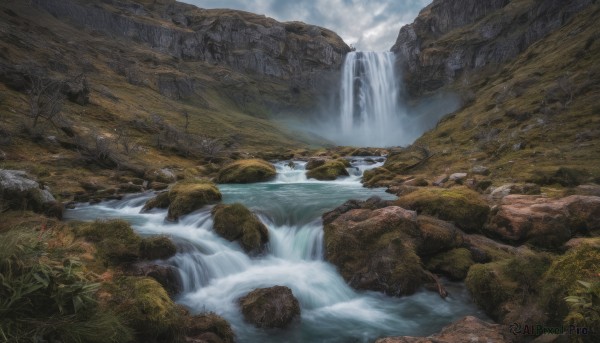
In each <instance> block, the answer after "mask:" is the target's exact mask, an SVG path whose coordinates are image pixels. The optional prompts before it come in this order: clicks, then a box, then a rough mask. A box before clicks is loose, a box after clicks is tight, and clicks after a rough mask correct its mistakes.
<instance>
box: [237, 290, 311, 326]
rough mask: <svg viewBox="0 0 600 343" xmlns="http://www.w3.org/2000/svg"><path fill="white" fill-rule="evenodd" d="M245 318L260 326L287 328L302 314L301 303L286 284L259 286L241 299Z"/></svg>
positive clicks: (240, 302)
mask: <svg viewBox="0 0 600 343" xmlns="http://www.w3.org/2000/svg"><path fill="white" fill-rule="evenodd" d="M239 304H240V307H241V310H242V314H243V315H244V319H245V320H246V321H247V322H249V323H251V324H253V325H254V326H256V327H259V328H285V327H287V326H289V325H290V323H291V322H292V321H293V320H294V319H296V318H298V317H299V316H300V303H299V302H298V299H296V298H295V297H294V294H293V293H292V290H291V289H289V288H288V287H284V286H274V287H269V288H259V289H255V290H254V291H252V292H250V293H248V294H246V295H245V296H243V297H242V298H240V300H239Z"/></svg>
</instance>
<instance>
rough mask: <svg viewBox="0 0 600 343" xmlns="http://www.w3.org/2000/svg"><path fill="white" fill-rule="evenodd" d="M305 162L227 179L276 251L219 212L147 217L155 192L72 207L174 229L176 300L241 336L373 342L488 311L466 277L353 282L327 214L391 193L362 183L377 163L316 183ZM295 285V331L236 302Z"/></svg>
mask: <svg viewBox="0 0 600 343" xmlns="http://www.w3.org/2000/svg"><path fill="white" fill-rule="evenodd" d="M304 164H305V163H304V162H295V166H294V168H292V167H290V166H288V165H287V164H286V163H277V164H276V167H277V171H278V174H277V178H276V179H275V180H274V181H272V182H265V183H256V184H246V185H233V184H232V185H220V186H219V188H220V189H221V192H222V193H223V202H225V203H233V202H241V203H243V204H245V205H246V206H248V207H249V208H250V209H252V210H253V211H254V212H255V213H257V214H258V215H259V217H260V219H261V220H262V221H263V222H264V223H265V224H266V225H267V226H268V228H269V238H270V243H269V248H268V252H267V253H266V254H264V255H263V256H259V257H254V258H251V257H248V256H247V255H246V254H245V253H244V252H243V251H242V249H241V248H240V247H239V246H238V245H237V244H236V243H231V242H228V241H226V240H224V239H222V238H221V237H219V236H218V235H216V234H215V233H214V232H213V230H212V219H211V216H210V209H209V208H205V209H202V210H199V211H196V212H194V213H192V214H190V215H188V216H185V217H183V218H182V219H181V220H180V221H179V222H178V223H176V224H173V223H165V222H164V217H165V214H166V213H165V212H166V211H164V210H157V211H154V212H152V213H144V214H140V213H139V212H140V209H141V208H142V206H143V204H144V202H145V201H146V200H147V199H148V198H150V197H151V196H152V194H142V195H137V196H132V197H128V198H126V199H124V200H120V201H108V202H104V203H101V204H97V205H82V206H80V207H77V208H75V209H73V210H69V211H67V213H66V216H67V217H68V218H70V219H80V220H81V219H83V220H93V219H96V218H114V217H119V218H124V219H126V220H129V221H130V222H131V223H132V224H133V226H134V227H135V229H136V230H137V231H138V232H140V233H142V234H167V235H170V236H171V237H173V239H174V240H175V241H176V242H177V243H178V245H179V252H178V253H177V254H176V255H175V256H174V257H172V258H171V259H169V260H168V261H166V262H167V263H170V264H172V265H173V266H175V267H177V268H178V270H179V273H180V276H181V279H182V281H183V288H184V290H183V292H182V294H181V295H180V296H179V297H178V299H177V301H178V302H179V303H181V304H184V305H186V306H188V307H189V308H191V310H192V311H193V312H195V313H200V312H204V311H212V312H216V313H217V314H219V315H221V316H223V317H225V318H226V319H227V320H228V321H229V322H230V323H231V325H232V327H233V329H234V331H235V333H236V335H237V340H238V341H239V342H368V341H372V340H374V339H376V338H378V337H382V336H392V335H428V334H431V333H434V332H436V331H438V330H439V329H441V328H442V327H443V326H444V325H446V324H448V323H450V322H451V321H453V320H455V319H457V318H458V317H461V316H464V315H467V314H471V315H480V313H479V311H478V310H477V309H476V307H475V306H474V305H473V304H472V303H471V302H470V300H469V296H468V294H467V292H466V290H465V289H464V287H463V286H462V285H461V284H457V283H447V284H446V286H447V288H448V290H449V292H450V296H449V297H448V298H447V299H445V300H443V299H441V298H440V297H439V296H438V295H437V294H436V293H434V292H427V291H422V292H418V293H416V294H414V295H412V296H408V297H402V298H393V297H388V296H385V295H383V294H381V293H377V292H363V291H361V292H359V291H356V290H353V289H352V288H350V287H349V286H348V285H347V284H346V282H345V281H344V280H343V279H342V277H341V276H340V275H339V274H338V273H337V271H336V269H335V267H334V266H333V265H331V264H329V263H327V262H326V261H325V260H324V256H323V230H322V222H321V219H320V216H321V214H322V213H324V212H325V211H328V210H331V209H333V208H335V207H336V206H338V205H340V204H342V203H343V202H344V201H346V200H348V199H367V198H369V197H371V196H373V195H378V196H380V197H382V198H387V199H392V198H393V196H391V195H389V194H386V193H385V192H383V190H381V189H367V188H363V187H362V186H361V184H360V182H359V180H360V177H361V175H362V172H363V171H364V170H365V169H368V168H371V167H375V166H378V165H381V163H378V164H375V165H368V164H366V163H365V162H364V161H363V160H359V161H356V162H354V163H353V168H351V169H350V173H351V176H349V177H346V178H342V179H338V180H336V181H330V182H321V181H314V180H307V179H306V177H305V174H304V173H305V171H304ZM275 285H282V286H287V287H289V288H291V289H292V292H293V293H294V295H295V296H296V298H298V301H299V302H300V307H301V313H302V314H301V319H300V320H299V321H298V322H296V323H294V324H293V325H292V326H291V327H290V328H288V329H285V330H280V329H271V330H264V329H257V328H255V327H253V326H252V325H249V324H246V323H245V322H244V320H243V318H242V315H241V313H240V310H239V307H238V305H237V299H239V298H240V297H242V296H244V295H245V294H247V293H248V292H250V291H252V290H254V289H256V288H261V287H271V286H275Z"/></svg>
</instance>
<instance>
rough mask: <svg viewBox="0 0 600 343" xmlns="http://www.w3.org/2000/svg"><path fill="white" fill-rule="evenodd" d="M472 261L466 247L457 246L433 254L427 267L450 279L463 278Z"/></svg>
mask: <svg viewBox="0 0 600 343" xmlns="http://www.w3.org/2000/svg"><path fill="white" fill-rule="evenodd" d="M474 263H475V262H473V258H472V256H471V252H470V251H469V250H468V249H465V248H458V249H453V250H450V251H447V252H443V253H441V254H437V255H435V256H433V257H432V258H431V259H430V260H429V262H428V263H427V269H429V270H431V271H433V272H437V273H442V274H444V275H447V276H448V277H449V278H450V279H452V280H463V279H464V278H465V277H466V276H467V273H468V272H469V268H470V267H471V266H472V265H473V264H474Z"/></svg>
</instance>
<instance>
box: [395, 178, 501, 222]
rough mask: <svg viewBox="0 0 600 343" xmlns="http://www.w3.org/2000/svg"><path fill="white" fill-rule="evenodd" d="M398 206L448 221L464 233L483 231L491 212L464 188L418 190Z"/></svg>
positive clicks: (474, 194)
mask: <svg viewBox="0 0 600 343" xmlns="http://www.w3.org/2000/svg"><path fill="white" fill-rule="evenodd" d="M396 204H397V205H398V206H401V207H404V208H407V209H411V210H415V211H417V212H418V213H419V214H427V215H431V216H435V217H438V218H440V219H443V220H447V221H451V222H454V224H456V226H458V227H459V228H461V229H463V230H464V231H465V232H476V231H479V230H481V229H482V228H483V225H484V224H485V222H486V220H487V216H488V214H489V212H490V208H489V206H488V205H487V203H486V202H485V201H483V199H481V197H480V196H479V194H478V193H477V192H475V191H472V190H470V189H469V188H467V187H463V186H461V187H453V188H448V189H446V188H437V187H436V188H433V187H425V188H419V189H417V190H415V191H413V192H411V193H409V194H406V195H404V196H402V197H400V198H399V199H398V200H397V201H396Z"/></svg>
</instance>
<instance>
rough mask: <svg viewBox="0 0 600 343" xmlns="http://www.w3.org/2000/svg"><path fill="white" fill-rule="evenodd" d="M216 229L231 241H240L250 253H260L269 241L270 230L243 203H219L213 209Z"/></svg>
mask: <svg viewBox="0 0 600 343" xmlns="http://www.w3.org/2000/svg"><path fill="white" fill-rule="evenodd" d="M212 215H213V220H214V225H213V228H214V230H215V231H216V232H217V233H218V234H219V235H220V236H221V237H223V238H225V239H227V240H229V241H236V242H239V243H240V245H241V246H242V248H243V249H244V250H245V251H246V252H248V253H259V252H261V251H262V250H263V248H264V246H265V244H267V243H268V242H269V230H268V229H267V227H266V226H265V224H263V223H262V222H261V221H260V220H259V219H258V217H256V215H255V214H254V213H252V212H250V210H248V209H247V208H246V207H245V206H244V205H242V204H238V203H236V204H231V205H217V206H215V207H214V208H213V210H212Z"/></svg>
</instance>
